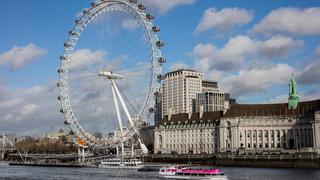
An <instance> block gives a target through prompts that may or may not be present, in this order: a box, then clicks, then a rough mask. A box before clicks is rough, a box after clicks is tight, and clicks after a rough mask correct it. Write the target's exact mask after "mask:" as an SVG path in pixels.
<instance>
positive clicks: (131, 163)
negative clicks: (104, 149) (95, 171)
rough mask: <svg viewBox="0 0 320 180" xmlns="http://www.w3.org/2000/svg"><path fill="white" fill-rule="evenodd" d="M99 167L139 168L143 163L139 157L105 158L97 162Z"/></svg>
mask: <svg viewBox="0 0 320 180" xmlns="http://www.w3.org/2000/svg"><path fill="white" fill-rule="evenodd" d="M99 168H114V169H140V168H143V163H142V161H141V160H140V159H132V158H130V159H121V158H114V159H107V160H104V161H102V162H101V163H100V164H99Z"/></svg>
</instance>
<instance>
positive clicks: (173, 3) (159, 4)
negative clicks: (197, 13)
mask: <svg viewBox="0 0 320 180" xmlns="http://www.w3.org/2000/svg"><path fill="white" fill-rule="evenodd" d="M196 1H197V0H161V1H160V0H146V1H145V3H144V4H146V5H147V8H148V7H150V8H155V9H157V10H159V12H160V13H161V14H166V13H167V12H168V11H170V10H171V9H173V8H175V7H178V6H183V5H189V4H193V3H195V2H196Z"/></svg>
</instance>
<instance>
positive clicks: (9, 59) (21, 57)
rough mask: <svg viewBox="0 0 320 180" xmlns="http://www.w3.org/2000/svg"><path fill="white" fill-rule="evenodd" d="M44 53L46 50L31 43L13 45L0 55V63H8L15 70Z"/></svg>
mask: <svg viewBox="0 0 320 180" xmlns="http://www.w3.org/2000/svg"><path fill="white" fill-rule="evenodd" d="M46 53H47V50H45V49H41V48H39V47H37V46H36V45H34V44H32V43H31V44H28V45H27V46H24V47H19V46H14V47H13V48H12V49H10V50H9V51H7V52H4V53H2V54H1V55H0V65H10V67H11V68H12V69H14V70H16V69H19V68H21V67H23V66H24V65H26V64H28V63H29V62H31V61H33V60H35V59H38V58H40V57H42V56H44V55H45V54H46Z"/></svg>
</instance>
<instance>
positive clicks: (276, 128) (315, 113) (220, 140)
mask: <svg viewBox="0 0 320 180" xmlns="http://www.w3.org/2000/svg"><path fill="white" fill-rule="evenodd" d="M319 110H320V100H314V101H306V102H299V103H298V105H297V108H296V109H289V107H288V103H282V104H235V105H232V106H231V107H230V109H228V110H227V112H226V113H225V114H223V113H222V112H205V113H201V112H200V113H193V114H186V113H185V114H177V115H172V116H171V117H169V116H165V117H164V118H163V119H162V121H161V123H160V125H159V126H157V127H156V129H155V132H154V133H155V150H154V152H155V153H162V154H168V153H171V152H176V153H178V154H186V153H193V154H203V153H209V154H214V153H236V154H244V153H245V154H251V153H258V154H269V153H271V154H272V153H276V154H280V153H284V154H287V153H295V152H318V153H319V152H320V111H319Z"/></svg>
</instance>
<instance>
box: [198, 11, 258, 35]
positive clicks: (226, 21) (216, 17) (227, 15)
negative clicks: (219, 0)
mask: <svg viewBox="0 0 320 180" xmlns="http://www.w3.org/2000/svg"><path fill="white" fill-rule="evenodd" d="M252 19H253V15H252V13H251V12H249V11H247V10H245V9H240V8H224V9H221V10H220V11H218V10H217V9H215V8H209V9H207V10H206V11H205V12H204V14H203V16H202V18H201V20H200V22H199V24H198V26H197V28H196V32H205V31H208V30H210V29H217V30H219V31H226V30H230V29H231V28H233V27H234V26H237V25H242V24H247V23H249V22H250V21H251V20H252Z"/></svg>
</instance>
